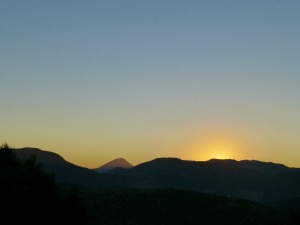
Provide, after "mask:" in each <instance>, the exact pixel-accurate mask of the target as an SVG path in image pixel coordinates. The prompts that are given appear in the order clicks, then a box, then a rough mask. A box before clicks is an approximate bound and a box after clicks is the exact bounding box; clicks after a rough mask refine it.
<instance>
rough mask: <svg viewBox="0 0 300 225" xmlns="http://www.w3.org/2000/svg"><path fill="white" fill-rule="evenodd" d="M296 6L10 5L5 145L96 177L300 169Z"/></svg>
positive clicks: (4, 67)
mask: <svg viewBox="0 0 300 225" xmlns="http://www.w3.org/2000/svg"><path fill="white" fill-rule="evenodd" d="M299 12H300V1H296V0H287V1H279V0H274V1H267V0H259V1H258V0H253V1H231V0H224V1H221V0H212V1H211V0H209V1H208V0H204V1H198V0H188V1H177V0H175V1H169V0H153V1H152V0H151V1H145V0H115V1H94V0H89V1H80V0H78V1H69V0H62V1H58V0H53V1H52V0H51V1H40V0H27V1H20V0H2V1H0V26H1V31H0V50H1V54H0V64H1V66H0V78H1V82H0V85H1V88H0V104H1V111H0V124H1V130H0V141H1V143H4V142H7V143H8V144H9V145H11V146H13V147H15V148H22V147H35V148H40V149H42V150H46V151H52V152H55V153H58V154H59V155H61V156H62V157H63V158H65V159H66V160H67V161H69V162H72V163H74V164H76V165H80V166H84V167H88V168H96V167H99V166H101V165H103V164H104V163H107V162H108V161H111V160H113V159H116V158H124V159H126V160H128V162H130V163H131V164H133V165H137V164H139V163H142V162H145V161H149V160H152V159H154V158H158V157H178V158H181V159H187V160H209V159H211V158H219V159H225V158H230V159H236V160H243V159H251V160H252V159H255V160H261V161H267V162H276V163H282V164H285V165H287V166H291V167H300V138H299V134H300V113H299V112H300V91H299V88H300V67H299V65H300V64H299V60H300V29H299V26H300V14H299Z"/></svg>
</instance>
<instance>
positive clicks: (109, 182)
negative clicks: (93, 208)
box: [15, 148, 300, 203]
mask: <svg viewBox="0 0 300 225" xmlns="http://www.w3.org/2000/svg"><path fill="white" fill-rule="evenodd" d="M15 152H16V153H17V156H18V157H19V158H20V159H25V158H28V157H29V156H30V155H35V156H36V159H37V162H38V163H40V164H41V165H42V166H43V168H44V169H45V170H46V171H47V172H51V173H54V174H55V177H56V180H57V182H59V183H61V184H63V185H76V186H80V187H114V188H115V187H126V188H142V189H151V188H175V189H180V190H190V191H197V192H202V193H212V194H217V195H222V196H227V197H238V198H244V199H248V200H251V201H254V202H259V203H271V202H278V201H287V200H291V199H296V198H299V197H300V168H291V167H287V166H285V165H283V164H277V163H272V162H262V161H257V160H241V161H237V160H232V159H228V160H219V159H211V160H208V161H190V160H182V159H179V158H156V159H153V160H151V161H148V162H144V163H141V164H138V165H136V166H132V165H131V164H130V163H128V162H127V161H126V160H125V159H116V160H113V161H112V162H109V163H107V164H104V165H103V166H100V167H98V168H95V169H88V168H85V167H81V166H78V165H75V164H72V163H70V162H68V161H66V160H65V159H64V158H63V157H61V156H60V155H59V154H56V153H53V152H49V151H44V150H41V149H38V148H19V149H15ZM117 162H119V163H120V162H122V163H124V164H122V163H120V164H118V163H117ZM125 162H127V163H125ZM122 165H124V167H122ZM103 168H104V169H105V168H106V170H105V173H104V172H101V169H103ZM107 168H109V169H107ZM99 171H100V172H99Z"/></svg>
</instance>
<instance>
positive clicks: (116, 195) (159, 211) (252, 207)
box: [85, 189, 293, 225]
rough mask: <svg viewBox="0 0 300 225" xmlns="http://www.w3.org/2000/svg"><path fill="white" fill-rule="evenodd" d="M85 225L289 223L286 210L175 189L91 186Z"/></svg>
mask: <svg viewBox="0 0 300 225" xmlns="http://www.w3.org/2000/svg"><path fill="white" fill-rule="evenodd" d="M85 198H86V200H87V202H88V205H87V208H88V212H89V215H88V223H87V225H102V224H103V225H104V224H105V225H127V224H131V225H183V224H184V225H199V224H202V225H220V224H222V225H226V224H228V225H229V224H230V225H239V224H240V225H254V224H255V225H284V224H285V225H290V224H293V223H292V221H291V219H290V218H289V216H288V214H287V213H286V212H285V211H280V210H275V209H274V208H270V207H267V206H264V205H260V204H257V203H253V202H250V201H246V200H241V199H233V198H228V197H224V196H217V195H212V194H203V193H199V192H193V191H183V190H176V189H109V190H108V189H94V190H89V191H88V192H86V193H85Z"/></svg>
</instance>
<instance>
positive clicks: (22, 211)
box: [0, 143, 85, 225]
mask: <svg viewBox="0 0 300 225" xmlns="http://www.w3.org/2000/svg"><path fill="white" fill-rule="evenodd" d="M0 203H1V205H2V206H1V211H0V216H1V220H2V221H8V222H7V223H10V224H17V223H29V224H32V225H35V224H45V225H48V224H72V225H82V224H84V221H85V210H84V204H83V201H82V199H81V198H80V193H79V191H78V190H76V189H72V190H66V189H63V188H61V187H60V186H59V185H58V184H57V183H56V181H55V174H51V173H46V172H45V171H44V170H43V168H42V165H41V164H38V163H37V161H36V157H35V156H34V155H32V156H31V157H29V158H28V159H27V160H25V161H21V160H20V159H19V158H18V157H17V155H16V153H15V152H14V151H13V148H11V147H10V146H9V145H8V144H7V143H5V144H2V145H1V146H0Z"/></svg>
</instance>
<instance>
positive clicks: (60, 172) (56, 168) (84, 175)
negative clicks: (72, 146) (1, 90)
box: [14, 148, 110, 186]
mask: <svg viewBox="0 0 300 225" xmlns="http://www.w3.org/2000/svg"><path fill="white" fill-rule="evenodd" d="M14 151H15V152H16V153H17V156H18V157H19V158H20V159H21V160H24V159H26V158H28V157H30V156H31V155H35V157H36V159H37V162H39V163H40V164H41V165H42V167H43V169H44V170H45V171H47V172H51V173H55V177H56V180H57V182H59V183H61V184H65V185H67V184H68V185H78V186H102V185H104V186H105V185H106V184H108V183H110V180H109V178H107V177H105V176H104V175H102V174H99V173H97V172H95V171H92V170H90V169H88V168H85V167H81V166H77V165H75V164H72V163H70V162H68V161H66V160H65V159H64V158H63V157H61V156H60V155H58V154H56V153H53V152H50V151H44V150H41V149H38V148H19V149H14Z"/></svg>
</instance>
